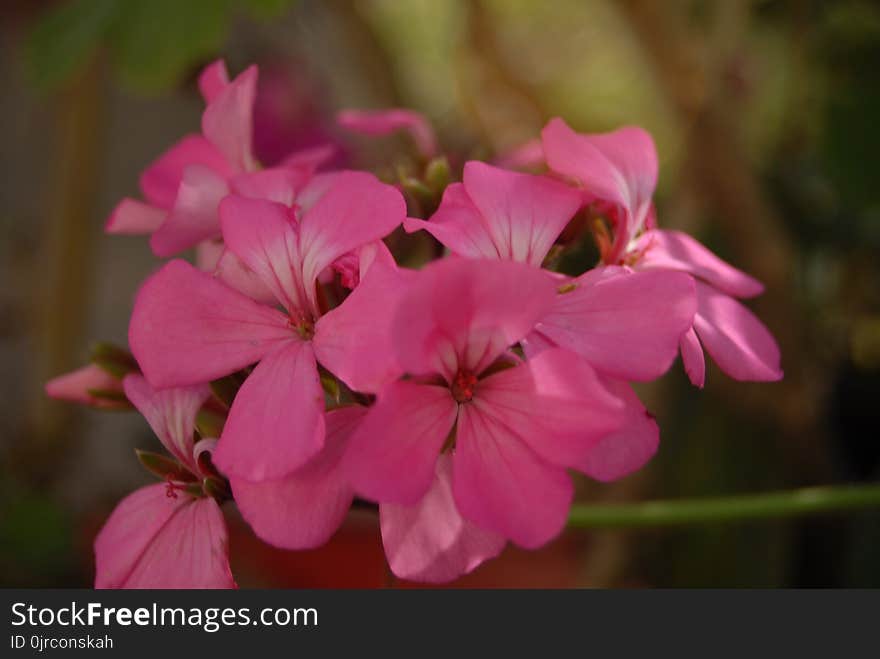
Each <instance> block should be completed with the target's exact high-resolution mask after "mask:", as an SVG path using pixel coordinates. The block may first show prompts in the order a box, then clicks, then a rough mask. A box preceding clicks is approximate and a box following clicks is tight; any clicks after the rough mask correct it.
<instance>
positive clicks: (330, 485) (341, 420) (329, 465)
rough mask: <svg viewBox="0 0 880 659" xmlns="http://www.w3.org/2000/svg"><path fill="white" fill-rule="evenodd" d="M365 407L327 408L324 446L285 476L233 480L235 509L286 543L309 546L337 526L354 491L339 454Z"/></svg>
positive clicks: (271, 538) (263, 534) (265, 535)
mask: <svg viewBox="0 0 880 659" xmlns="http://www.w3.org/2000/svg"><path fill="white" fill-rule="evenodd" d="M366 411H367V410H366V408H363V407H357V406H349V407H342V408H339V409H336V410H333V411H331V412H328V413H327V414H326V416H325V419H326V423H327V438H326V441H325V445H324V448H323V449H322V450H321V452H320V453H318V454H317V455H316V456H314V457H313V458H312V459H311V460H309V462H307V463H306V464H305V466H303V467H301V468H299V469H297V470H296V471H294V472H293V473H292V474H290V475H289V476H285V477H284V478H281V479H279V480H268V481H261V482H259V483H253V482H250V481H245V480H241V479H237V478H233V479H232V480H231V484H232V492H233V494H234V495H235V502H236V504H238V509H239V510H240V511H241V514H242V516H243V517H244V518H245V520H246V521H247V522H248V524H250V525H251V527H252V528H253V529H254V532H255V533H256V534H257V535H258V536H259V537H260V538H262V539H263V540H265V541H266V542H268V543H269V544H272V545H275V546H276V547H282V548H284V549H310V548H312V547H318V546H320V545H323V544H324V543H325V542H327V540H329V539H330V536H332V535H333V533H335V532H336V529H338V528H339V525H340V524H341V523H342V520H343V519H345V515H346V513H347V512H348V509H349V507H350V506H351V501H352V498H353V496H354V494H353V492H352V489H351V486H350V485H349V484H348V480H347V478H345V477H344V474H343V470H342V468H341V462H342V456H343V453H344V451H345V447H346V445H347V442H348V438H349V436H350V435H351V432H352V431H353V430H354V429H355V427H356V426H357V424H358V422H360V420H361V419H362V418H363V416H364V414H365V413H366Z"/></svg>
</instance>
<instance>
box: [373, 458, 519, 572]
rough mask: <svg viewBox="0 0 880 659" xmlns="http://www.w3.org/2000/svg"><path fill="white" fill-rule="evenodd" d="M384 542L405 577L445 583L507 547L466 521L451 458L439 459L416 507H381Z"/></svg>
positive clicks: (395, 567)
mask: <svg viewBox="0 0 880 659" xmlns="http://www.w3.org/2000/svg"><path fill="white" fill-rule="evenodd" d="M379 522H380V526H381V528H382V544H383V545H384V546H385V556H386V557H387V559H388V565H389V566H390V567H391V571H392V572H393V573H394V574H395V575H396V576H397V577H399V578H401V579H409V580H411V581H427V582H431V583H443V582H446V581H452V580H453V579H456V578H458V577H460V576H461V575H463V574H467V573H468V572H471V571H472V570H474V569H475V568H476V567H477V566H479V565H480V564H481V563H483V562H484V561H486V560H488V559H490V558H494V557H495V556H497V555H498V554H500V553H501V550H502V549H504V545H505V540H504V538H503V537H501V536H500V535H498V534H497V533H492V532H491V531H484V530H483V529H481V528H479V527H478V526H476V525H475V524H473V523H472V522H469V521H467V520H466V519H464V518H463V517H462V516H461V514H460V513H459V512H458V509H457V508H456V507H455V500H454V498H453V496H452V459H451V458H450V457H449V456H448V455H441V456H440V457H439V458H438V459H437V465H436V471H435V475H434V481H433V483H432V484H431V487H430V489H429V490H428V491H427V493H425V496H423V497H422V499H421V500H420V501H419V502H418V503H417V504H415V505H413V506H401V505H399V504H394V503H383V504H381V505H380V506H379Z"/></svg>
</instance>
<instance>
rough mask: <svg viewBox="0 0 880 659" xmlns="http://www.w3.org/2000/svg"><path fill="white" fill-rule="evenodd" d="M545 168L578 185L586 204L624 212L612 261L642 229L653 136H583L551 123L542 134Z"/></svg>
mask: <svg viewBox="0 0 880 659" xmlns="http://www.w3.org/2000/svg"><path fill="white" fill-rule="evenodd" d="M541 139H542V143H543V145H544V154H545V156H546V158H547V165H548V166H549V167H550V169H551V170H553V171H554V172H556V173H558V174H561V175H563V176H567V177H569V178H571V179H574V180H575V181H576V182H577V183H579V184H580V185H581V186H582V187H583V188H584V191H585V193H586V195H587V199H588V200H590V201H600V202H605V203H608V204H612V205H614V206H618V207H619V208H621V209H623V211H624V213H625V222H626V224H625V226H623V227H620V231H619V238H618V239H617V240H616V242H615V246H616V251H617V253H616V254H615V255H614V257H613V258H612V260H613V261H616V260H617V258H619V257H620V256H622V251H623V248H625V247H626V245H627V244H628V243H629V241H630V240H632V239H633V238H635V237H636V235H637V234H638V232H639V231H640V230H641V229H642V228H643V227H644V226H645V222H646V221H647V218H648V214H649V213H650V208H651V197H652V195H653V194H654V188H655V187H656V186H657V151H656V149H655V148H654V141H653V140H652V139H651V136H650V135H649V134H648V133H647V132H645V131H644V130H642V129H641V128H638V127H636V126H626V127H623V128H618V129H617V130H615V131H612V132H610V133H600V134H593V135H584V134H579V133H576V132H574V131H573V130H572V129H571V128H570V127H569V126H568V125H567V124H566V123H565V122H564V121H563V120H562V119H559V118H556V119H551V120H550V122H549V123H548V124H547V125H546V126H545V127H544V130H543V131H542V133H541Z"/></svg>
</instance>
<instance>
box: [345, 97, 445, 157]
mask: <svg viewBox="0 0 880 659" xmlns="http://www.w3.org/2000/svg"><path fill="white" fill-rule="evenodd" d="M336 121H337V122H338V123H339V125H340V126H342V127H343V128H347V129H348V130H350V131H352V132H355V133H361V134H362V135H374V136H383V135H390V134H392V133H395V132H397V131H404V132H406V133H407V134H408V135H409V136H410V137H411V138H412V140H413V143H414V144H415V145H416V150H417V151H418V153H419V155H420V156H422V157H423V158H424V159H426V160H428V159H430V158H433V157H434V156H435V155H437V137H436V136H435V135H434V129H433V128H432V127H431V122H430V121H428V119H427V118H426V117H425V116H424V115H422V114H419V113H418V112H414V111H413V110H405V109H402V108H390V109H387V110H343V111H342V112H340V113H339V114H338V115H337V116H336Z"/></svg>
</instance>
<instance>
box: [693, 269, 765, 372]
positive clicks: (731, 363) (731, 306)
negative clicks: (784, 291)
mask: <svg viewBox="0 0 880 659" xmlns="http://www.w3.org/2000/svg"><path fill="white" fill-rule="evenodd" d="M694 329H695V330H696V332H697V336H698V337H700V342H701V343H702V344H703V347H704V348H706V350H707V352H708V353H709V354H710V355H711V356H712V359H714V360H715V363H716V364H718V366H720V367H721V370H722V371H724V372H725V373H727V375H729V376H730V377H732V378H733V379H734V380H749V381H755V382H773V381H776V380H781V379H782V369H781V368H780V364H779V362H780V354H779V346H778V345H777V343H776V340H775V339H774V338H773V335H772V334H770V332H769V330H768V329H767V328H766V327H764V325H763V323H761V321H760V320H758V318H757V317H756V316H755V314H753V313H752V312H751V311H749V310H748V309H746V308H745V307H744V306H743V305H741V304H740V303H739V302H737V301H736V300H734V299H733V298H732V297H730V296H728V295H725V294H724V293H720V292H718V291H716V290H715V289H714V288H712V287H711V286H707V285H705V284H702V283H699V282H697V315H696V316H694Z"/></svg>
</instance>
